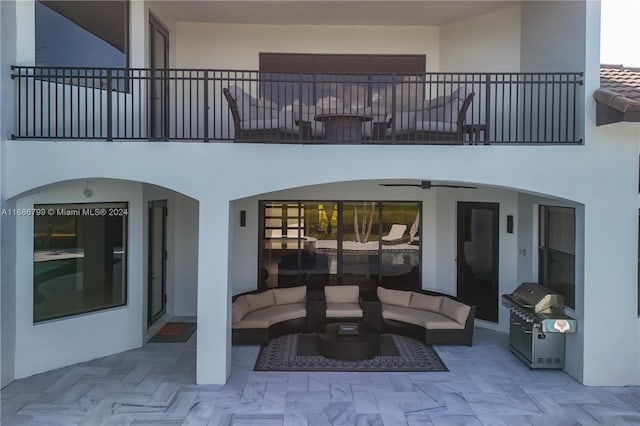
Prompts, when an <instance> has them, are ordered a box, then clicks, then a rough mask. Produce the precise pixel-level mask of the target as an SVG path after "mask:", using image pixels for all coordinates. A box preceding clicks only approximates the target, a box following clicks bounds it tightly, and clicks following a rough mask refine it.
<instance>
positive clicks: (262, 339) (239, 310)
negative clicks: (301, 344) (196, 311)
mask: <svg viewBox="0 0 640 426" xmlns="http://www.w3.org/2000/svg"><path fill="white" fill-rule="evenodd" d="M231 323H232V324H231V340H232V342H233V343H234V344H264V343H267V342H268V341H269V340H271V339H273V338H276V337H278V336H282V335H284V334H290V333H298V332H302V331H305V330H307V287H306V286H298V287H289V288H274V289H269V290H256V291H249V292H246V293H242V294H238V295H236V296H234V297H233V303H232V305H231Z"/></svg>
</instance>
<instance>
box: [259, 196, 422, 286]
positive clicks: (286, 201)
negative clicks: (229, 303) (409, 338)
mask: <svg viewBox="0 0 640 426" xmlns="http://www.w3.org/2000/svg"><path fill="white" fill-rule="evenodd" d="M325 202H332V203H336V209H337V211H338V218H337V221H338V223H337V225H336V226H337V227H338V229H337V235H336V238H337V239H338V241H342V230H343V223H342V219H343V213H344V211H343V209H344V204H345V203H364V202H367V203H370V202H374V203H376V204H377V210H378V215H379V216H378V228H379V231H380V229H381V227H382V221H381V218H382V208H383V206H384V203H387V204H393V203H398V204H402V203H407V204H408V203H411V204H416V205H417V206H418V209H419V214H420V229H421V230H422V229H423V226H424V224H423V217H422V214H423V212H424V210H423V202H422V200H349V199H338V200H335V199H329V198H325V199H308V200H301V199H283V198H278V199H260V200H258V220H259V221H260V222H259V223H258V239H257V247H256V249H257V253H258V256H257V257H258V259H257V268H256V269H257V271H258V284H257V289H259V290H265V289H267V287H265V286H264V283H263V282H262V281H261V279H260V269H261V267H262V247H263V241H264V240H265V236H264V231H265V229H264V221H265V215H264V210H265V209H264V207H265V204H266V203H282V204H289V203H290V204H294V203H297V204H298V208H300V207H299V206H300V204H301V203H302V204H304V203H319V204H322V203H325ZM382 232H383V231H380V235H382ZM295 239H296V240H297V241H298V262H300V249H301V244H300V241H301V240H300V233H299V232H298V237H297V238H295ZM291 240H294V238H291ZM422 241H423V239H422V238H421V239H420V243H419V244H418V269H419V274H418V281H419V285H420V288H422ZM381 247H382V240H380V243H379V250H381ZM337 256H338V258H340V259H341V258H342V244H338V247H337ZM379 262H382V258H381V256H380V257H379ZM378 271H379V272H378V276H379V277H380V274H381V273H382V268H381V267H380V264H379V268H378ZM336 279H337V283H338V285H342V262H338V264H337V272H336ZM327 284H329V283H327Z"/></svg>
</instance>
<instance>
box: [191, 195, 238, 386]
mask: <svg viewBox="0 0 640 426" xmlns="http://www.w3.org/2000/svg"><path fill="white" fill-rule="evenodd" d="M228 280H229V202H228V201H226V200H224V201H223V200H212V199H205V200H200V204H199V227H198V331H197V333H198V334H197V340H198V343H197V350H196V382H197V383H198V384H224V383H226V382H227V378H228V377H229V374H230V372H231V371H230V370H231V321H230V309H231V293H230V291H229V282H228Z"/></svg>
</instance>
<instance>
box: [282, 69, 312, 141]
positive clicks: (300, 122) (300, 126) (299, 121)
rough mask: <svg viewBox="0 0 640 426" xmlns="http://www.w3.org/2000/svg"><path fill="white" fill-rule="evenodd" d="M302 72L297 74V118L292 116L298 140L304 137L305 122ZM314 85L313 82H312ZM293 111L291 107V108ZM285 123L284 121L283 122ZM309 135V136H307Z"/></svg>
mask: <svg viewBox="0 0 640 426" xmlns="http://www.w3.org/2000/svg"><path fill="white" fill-rule="evenodd" d="M302 78H303V75H302V74H298V119H297V120H296V118H295V116H294V117H293V121H294V124H296V125H297V126H298V141H299V142H302V139H303V137H304V135H303V133H304V132H303V131H302V129H303V128H304V127H305V125H306V124H305V123H304V120H303V117H302ZM314 86H315V84H314ZM291 112H293V108H292V110H291ZM285 124H286V123H285ZM312 125H313V124H312ZM309 137H311V136H309Z"/></svg>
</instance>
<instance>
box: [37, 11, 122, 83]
mask: <svg viewBox="0 0 640 426" xmlns="http://www.w3.org/2000/svg"><path fill="white" fill-rule="evenodd" d="M128 9H129V3H128V1H125V0H113V1H103V0H97V1H86V0H85V1H67V0H38V1H36V3H35V29H36V52H35V57H36V65H37V66H43V67H69V68H71V69H69V68H66V69H65V68H57V69H53V70H50V71H47V72H46V73H45V74H44V75H46V77H45V78H46V79H50V80H52V81H56V82H58V83H66V84H73V85H78V86H87V87H98V88H101V89H107V88H108V78H107V72H106V70H100V71H98V70H95V69H94V68H107V67H108V68H126V67H127V66H128V56H127V55H128V35H127V28H128V25H129V18H128ZM79 67H87V68H90V69H88V70H83V69H78V68H79ZM111 74H112V78H113V80H112V82H111V85H112V87H113V88H115V89H117V90H119V91H126V90H127V84H126V79H125V77H126V73H125V72H124V71H111Z"/></svg>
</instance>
